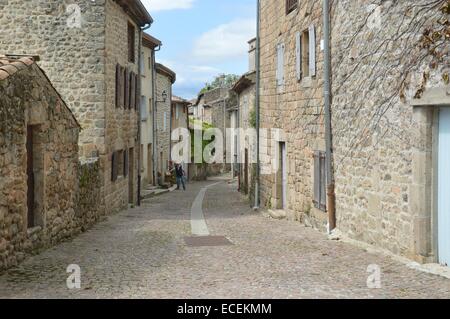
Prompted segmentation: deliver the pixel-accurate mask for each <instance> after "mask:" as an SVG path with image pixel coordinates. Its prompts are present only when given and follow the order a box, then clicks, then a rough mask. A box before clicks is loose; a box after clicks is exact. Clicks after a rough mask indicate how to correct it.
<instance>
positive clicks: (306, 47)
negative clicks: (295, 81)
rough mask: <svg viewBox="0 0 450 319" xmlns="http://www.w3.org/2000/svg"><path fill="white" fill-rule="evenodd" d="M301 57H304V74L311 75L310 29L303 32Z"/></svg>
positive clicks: (305, 75)
mask: <svg viewBox="0 0 450 319" xmlns="http://www.w3.org/2000/svg"><path fill="white" fill-rule="evenodd" d="M301 48H302V49H301V50H302V54H301V59H302V76H303V77H308V76H309V54H310V52H309V31H308V30H306V31H304V32H303V34H302V38H301Z"/></svg>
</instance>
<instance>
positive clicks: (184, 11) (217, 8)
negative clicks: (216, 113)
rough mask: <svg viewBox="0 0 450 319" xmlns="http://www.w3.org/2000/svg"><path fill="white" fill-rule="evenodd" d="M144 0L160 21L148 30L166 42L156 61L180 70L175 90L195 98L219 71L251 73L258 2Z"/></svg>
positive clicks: (245, 0) (188, 97) (247, 0)
mask: <svg viewBox="0 0 450 319" xmlns="http://www.w3.org/2000/svg"><path fill="white" fill-rule="evenodd" d="M141 1H142V3H144V5H145V6H146V8H147V9H148V11H149V12H150V14H151V15H152V17H153V19H154V20H155V22H154V24H153V25H152V27H151V28H150V29H149V30H148V31H147V32H148V33H150V34H151V35H153V36H154V37H156V38H158V39H159V40H161V41H162V42H163V47H162V49H161V51H160V52H158V53H157V56H156V59H157V61H158V62H160V63H163V64H165V65H166V66H168V67H170V68H171V69H173V70H174V71H175V72H176V73H177V82H176V83H175V85H174V94H176V95H179V96H181V97H184V98H187V99H190V98H193V97H195V96H196V95H197V93H198V91H199V90H200V89H201V88H202V87H203V85H204V84H205V82H207V81H211V80H212V79H213V78H214V76H215V75H217V74H219V73H234V74H242V73H245V72H246V71H247V69H248V55H247V54H248V53H247V52H248V44H247V41H248V40H250V39H251V38H253V37H255V35H256V0H141Z"/></svg>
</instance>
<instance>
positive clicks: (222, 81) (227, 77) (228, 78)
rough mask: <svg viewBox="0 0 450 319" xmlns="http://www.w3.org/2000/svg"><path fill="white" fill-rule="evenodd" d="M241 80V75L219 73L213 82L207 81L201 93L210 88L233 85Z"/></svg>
mask: <svg viewBox="0 0 450 319" xmlns="http://www.w3.org/2000/svg"><path fill="white" fill-rule="evenodd" d="M237 80H239V75H236V74H219V75H218V76H216V77H215V78H214V80H213V81H212V82H209V83H206V84H205V87H204V88H203V89H201V91H200V94H202V93H205V92H207V91H209V90H213V89H217V88H221V87H225V88H226V87H231V86H233V85H234V83H236V81H237Z"/></svg>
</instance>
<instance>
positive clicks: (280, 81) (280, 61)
mask: <svg viewBox="0 0 450 319" xmlns="http://www.w3.org/2000/svg"><path fill="white" fill-rule="evenodd" d="M276 78H277V86H278V87H281V86H283V85H284V43H280V44H278V46H277V72H276Z"/></svg>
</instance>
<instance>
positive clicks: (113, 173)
mask: <svg viewBox="0 0 450 319" xmlns="http://www.w3.org/2000/svg"><path fill="white" fill-rule="evenodd" d="M116 180H117V152H113V153H112V157H111V181H113V182H115V181H116Z"/></svg>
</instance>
